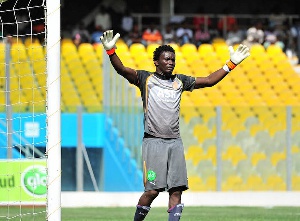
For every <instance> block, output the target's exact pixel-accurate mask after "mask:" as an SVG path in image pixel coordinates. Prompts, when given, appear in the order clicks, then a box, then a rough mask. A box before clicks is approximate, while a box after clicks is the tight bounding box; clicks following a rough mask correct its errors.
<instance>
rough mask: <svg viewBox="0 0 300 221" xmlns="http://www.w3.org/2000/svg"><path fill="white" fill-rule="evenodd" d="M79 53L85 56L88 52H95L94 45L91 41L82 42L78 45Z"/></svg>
mask: <svg viewBox="0 0 300 221" xmlns="http://www.w3.org/2000/svg"><path fill="white" fill-rule="evenodd" d="M78 53H79V54H80V55H81V56H85V55H86V54H94V53H95V50H94V46H93V45H92V44H90V43H82V44H80V45H79V46H78Z"/></svg>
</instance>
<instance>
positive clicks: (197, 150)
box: [185, 146, 206, 166]
mask: <svg viewBox="0 0 300 221" xmlns="http://www.w3.org/2000/svg"><path fill="white" fill-rule="evenodd" d="M185 157H186V159H187V160H191V161H192V162H193V165H194V166H196V165H197V164H198V163H199V162H200V161H201V160H204V159H205V158H206V157H205V153H204V152H203V149H202V148H201V147H199V146H189V148H188V150H187V153H186V154H185Z"/></svg>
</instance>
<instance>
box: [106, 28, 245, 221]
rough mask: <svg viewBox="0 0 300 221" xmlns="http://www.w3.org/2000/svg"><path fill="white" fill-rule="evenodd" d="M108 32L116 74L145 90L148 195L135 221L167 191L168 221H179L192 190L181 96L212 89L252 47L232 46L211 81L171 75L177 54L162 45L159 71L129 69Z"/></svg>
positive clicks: (157, 63) (144, 145) (157, 64)
mask: <svg viewBox="0 0 300 221" xmlns="http://www.w3.org/2000/svg"><path fill="white" fill-rule="evenodd" d="M119 37H120V35H119V33H117V34H116V35H115V36H113V31H112V30H108V31H105V32H104V33H103V35H102V36H101V37H100V39H101V41H102V44H103V47H104V49H105V50H106V52H107V54H108V56H109V58H110V62H111V64H112V66H113V67H114V69H115V70H116V72H117V73H118V74H119V75H121V76H123V77H124V78H125V79H127V80H128V81H129V82H130V83H131V84H134V85H135V86H137V87H138V88H139V89H140V91H141V96H142V101H143V109H144V138H143V143H142V158H143V180H144V187H145V189H144V193H143V194H142V195H141V197H140V199H139V201H138V204H137V206H136V212H135V215H134V221H140V220H144V219H145V217H146V215H147V213H148V212H149V211H150V208H151V203H152V202H153V200H154V199H155V198H156V197H157V196H158V195H159V193H160V192H162V191H168V193H169V202H168V213H169V221H177V220H180V217H181V213H182V210H183V206H184V205H183V203H182V202H181V195H182V192H183V191H185V190H187V189H188V178H187V170H186V163H185V157H184V147H183V144H182V140H181V137H180V132H179V109H180V99H181V94H182V92H184V91H193V90H194V89H200V88H205V87H211V86H214V85H215V84H217V83H218V82H219V81H221V80H222V79H223V78H224V77H225V76H226V75H227V74H229V73H230V72H231V71H232V70H233V69H234V68H235V67H236V66H237V65H238V64H240V63H241V62H242V61H243V60H244V59H245V58H247V57H248V56H249V55H250V53H249V48H248V47H247V46H245V45H239V46H238V48H237V49H236V51H234V49H233V48H232V47H229V52H230V59H229V60H228V62H226V64H225V65H224V66H223V67H221V68H220V69H218V70H216V71H215V72H213V73H211V74H210V75H208V76H207V77H191V76H187V75H184V74H173V70H174V67H175V51H174V49H173V48H172V47H171V46H169V45H161V46H159V47H157V48H156V50H155V51H154V53H153V62H154V65H155V67H156V71H155V72H149V71H146V70H134V69H132V68H129V67H125V66H124V65H123V64H122V61H121V60H120V58H119V57H118V55H117V49H116V46H115V44H116V42H117V40H118V38H119Z"/></svg>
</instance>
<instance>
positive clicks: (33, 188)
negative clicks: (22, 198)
mask: <svg viewBox="0 0 300 221" xmlns="http://www.w3.org/2000/svg"><path fill="white" fill-rule="evenodd" d="M21 179H22V180H21V183H22V187H23V189H24V190H25V191H26V192H27V193H29V194H30V195H33V196H37V197H44V196H45V195H46V193H47V173H46V168H45V167H44V166H37V165H35V166H30V167H28V168H26V170H25V171H24V172H23V173H22V178H21Z"/></svg>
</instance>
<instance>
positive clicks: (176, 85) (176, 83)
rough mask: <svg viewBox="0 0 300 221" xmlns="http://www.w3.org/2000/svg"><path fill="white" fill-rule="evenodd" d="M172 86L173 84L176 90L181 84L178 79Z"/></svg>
mask: <svg viewBox="0 0 300 221" xmlns="http://www.w3.org/2000/svg"><path fill="white" fill-rule="evenodd" d="M172 86H173V88H174V89H175V90H177V89H178V88H179V84H178V82H177V81H173V84H172Z"/></svg>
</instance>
